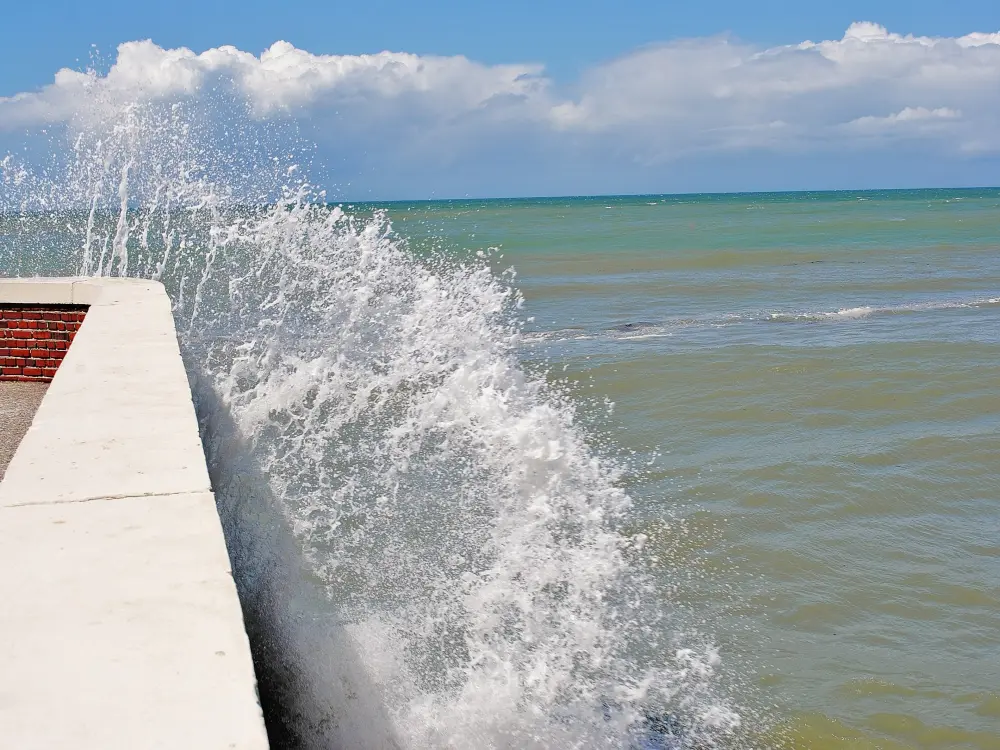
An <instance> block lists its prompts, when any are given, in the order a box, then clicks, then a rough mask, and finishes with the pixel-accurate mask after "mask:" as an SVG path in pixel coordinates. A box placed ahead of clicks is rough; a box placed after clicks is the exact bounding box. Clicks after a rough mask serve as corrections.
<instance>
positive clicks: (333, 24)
mask: <svg viewBox="0 0 1000 750" xmlns="http://www.w3.org/2000/svg"><path fill="white" fill-rule="evenodd" d="M4 21H5V23H4V25H5V27H6V28H8V29H17V33H15V34H10V35H8V36H7V37H6V38H5V44H4V45H3V48H2V49H0V156H2V154H3V153H4V152H7V151H10V152H14V153H17V152H18V151H19V149H20V148H21V146H22V143H23V142H26V141H30V140H31V139H32V138H37V136H38V134H39V133H42V132H44V133H46V134H48V135H49V136H50V137H51V134H52V133H53V132H56V131H59V130H60V129H63V130H65V131H67V134H71V133H72V131H73V130H74V129H79V128H82V127H87V128H91V129H93V128H95V127H100V126H101V125H100V124H101V123H103V126H104V127H108V128H112V127H114V125H115V123H119V122H120V121H121V107H122V106H124V103H128V102H133V103H134V102H140V103H153V104H164V103H170V102H182V103H184V104H185V106H189V107H196V106H197V104H198V102H204V101H208V100H211V101H212V107H211V109H210V110H209V109H202V110H198V111H199V112H210V113H211V114H208V115H205V116H210V117H213V118H218V119H219V121H220V122H226V123H229V124H230V125H229V126H227V127H232V126H233V125H232V124H233V122H234V120H237V119H240V118H243V119H245V120H246V121H247V123H248V127H253V128H260V127H265V128H267V129H268V130H269V132H271V133H272V134H274V133H279V134H280V133H287V134H292V133H294V136H292V135H288V137H289V138H290V139H293V140H295V141H296V142H298V143H301V142H302V141H306V142H308V143H310V144H314V145H313V150H314V157H313V159H312V167H311V168H312V169H313V171H314V172H315V174H314V175H313V179H314V180H316V181H318V182H320V183H322V184H323V185H324V186H325V187H328V188H329V189H330V190H331V192H332V193H333V194H336V195H340V196H342V197H343V198H345V199H350V200H373V199H409V198H435V197H438V198H441V197H465V196H474V197H479V196H482V197H490V196H504V195H507V196H511V195H514V196H517V195H559V194H563V195H565V194H583V193H590V194H600V193H604V194H607V193H649V192H699V191H733V190H780V189H791V190H794V189H838V188H846V189H857V188H877V187H924V186H926V187H933V186H963V185H970V186H971V185H995V184H998V183H1000V3H997V2H995V0H992V1H987V0H963V1H962V2H954V3H950V4H949V3H941V2H933V3H932V2H925V1H924V0H910V2H905V1H904V0H894V1H884V2H879V1H877V0H869V1H868V2H856V1H855V0H842V1H841V2H836V3H804V2H801V0H798V2H784V1H775V0H759V1H758V2H755V3H747V2H702V3H693V2H684V3H675V2H667V1H665V0H659V2H655V1H648V2H647V1H643V2H639V1H638V0H619V2H601V1H597V0H580V1H579V2H574V3H568V2H542V1H541V0H535V2H525V1H523V0H509V1H508V2H506V3H472V2H441V1H438V2H423V3H412V2H405V3H404V2H388V1H387V0H368V2H364V3H351V4H347V3H336V2H332V3H317V4H292V3H284V4H276V3H274V2H273V0H272V2H268V3H264V2H259V1H258V0H248V1H247V2H242V3H233V2H219V1H218V0H201V1H194V0H175V2H172V3H169V4H168V3H150V4H143V3H135V2H127V3H126V2H121V1H120V0H109V1H108V2H103V3H101V4H100V5H94V4H83V3H80V2H78V0H77V1H76V2H67V1H66V0H59V1H57V2H38V3H16V4H12V7H10V8H7V9H5V11H4ZM95 60H96V61H97V62H96V69H97V71H98V72H97V74H96V75H92V76H90V77H88V76H85V75H83V74H82V73H80V71H83V70H85V69H86V68H88V67H90V66H92V65H93V64H94V61H95ZM222 129H223V130H225V129H226V128H222ZM275 137H277V138H279V139H280V137H281V136H280V135H278V136H275ZM218 145H219V147H220V148H224V147H225V141H224V140H223V141H220V143H219V144H218Z"/></svg>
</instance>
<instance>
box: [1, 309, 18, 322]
mask: <svg viewBox="0 0 1000 750" xmlns="http://www.w3.org/2000/svg"><path fill="white" fill-rule="evenodd" d="M3 317H5V318H6V319H7V320H16V319H19V318H20V317H21V313H20V312H19V311H17V310H4V311H3Z"/></svg>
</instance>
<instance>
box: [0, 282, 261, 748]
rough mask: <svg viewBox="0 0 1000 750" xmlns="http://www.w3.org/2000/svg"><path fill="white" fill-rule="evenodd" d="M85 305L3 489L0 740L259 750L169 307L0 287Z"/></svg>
mask: <svg viewBox="0 0 1000 750" xmlns="http://www.w3.org/2000/svg"><path fill="white" fill-rule="evenodd" d="M0 303H3V304H52V305H56V304H72V305H88V306H89V310H88V311H87V316H86V318H85V319H84V322H83V324H82V326H81V327H80V330H79V332H78V333H77V334H76V338H75V340H74V342H73V344H72V346H71V347H70V348H69V351H68V352H67V354H66V357H65V359H64V360H63V362H62V364H61V366H60V367H59V369H58V371H57V372H56V374H55V377H54V379H53V380H52V383H51V384H50V385H49V389H48V392H47V393H46V395H45V398H44V399H43V401H42V403H41V405H40V406H39V409H38V412H37V413H36V414H35V418H34V421H33V422H32V425H31V428H30V429H29V430H28V432H27V434H26V435H25V437H24V439H23V440H22V441H21V444H20V445H19V446H18V449H17V452H16V453H15V455H14V457H13V459H12V460H11V462H10V465H9V466H8V468H7V473H6V475H5V477H4V479H3V480H2V481H0V571H2V572H0V601H2V602H3V606H2V607H0V727H3V729H2V730H0V732H2V733H3V743H4V744H5V745H10V746H11V747H18V748H51V747H77V748H95V749H96V748H108V747H128V748H181V747H183V748H205V749H206V750H207V749H208V748H212V749H213V750H214V749H215V748H240V749H243V748H247V749H251V750H258V749H261V750H262V749H264V748H267V746H268V745H267V737H266V734H265V730H264V723H263V717H262V713H261V710H260V706H259V703H258V700H257V694H256V679H255V676H254V671H253V665H252V663H251V658H250V649H249V643H248V641H247V636H246V632H245V630H244V627H243V617H242V611H241V609H240V603H239V600H238V598H237V595H236V587H235V583H234V581H233V578H232V573H231V569H230V563H229V558H228V555H227V553H226V546H225V539H224V537H223V532H222V527H221V524H220V521H219V517H218V514H217V512H216V507H215V499H214V495H213V494H212V488H211V483H210V481H209V477H208V471H207V468H206V465H205V457H204V451H203V448H202V444H201V439H200V436H199V432H198V423H197V419H196V416H195V412H194V406H193V404H192V400H191V392H190V386H189V384H188V379H187V374H186V372H185V370H184V365H183V362H182V360H181V356H180V350H179V348H178V345H177V336H176V331H175V329H174V322H173V316H172V314H171V308H170V300H169V299H168V297H167V295H166V292H165V291H164V288H163V286H162V284H160V283H158V282H152V281H142V280H132V279H88V278H64V279H23V280H21V279H0Z"/></svg>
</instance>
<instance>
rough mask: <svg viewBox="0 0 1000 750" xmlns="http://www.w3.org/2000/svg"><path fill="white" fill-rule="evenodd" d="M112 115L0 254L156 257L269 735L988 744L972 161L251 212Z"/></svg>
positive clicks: (996, 651)
mask: <svg viewBox="0 0 1000 750" xmlns="http://www.w3.org/2000/svg"><path fill="white" fill-rule="evenodd" d="M155 114H156V113H155V112H154V113H153V115H155ZM138 116H139V115H137V114H136V110H135V109H134V108H129V109H127V110H126V111H125V114H124V115H123V116H122V118H121V119H120V122H118V121H116V123H115V130H114V137H111V136H107V135H102V132H101V131H95V132H93V133H91V134H89V135H88V134H87V133H84V134H83V135H80V136H78V137H77V138H76V140H75V141H74V144H75V145H74V149H75V151H74V152H73V153H74V154H75V155H74V156H73V157H72V158H69V159H68V160H67V164H68V166H66V167H65V169H64V171H62V172H60V171H59V170H60V169H63V167H59V168H58V169H57V167H53V168H52V169H51V170H48V171H46V170H40V171H38V172H36V173H31V172H30V170H28V169H27V168H26V169H24V170H21V171H10V170H11V169H12V168H11V166H10V162H9V161H7V162H5V163H4V165H3V166H4V168H5V169H7V170H8V171H7V172H6V173H5V175H4V178H5V179H4V181H3V182H0V188H2V190H3V193H0V275H15V276H31V275H39V274H57V273H71V274H88V275H90V274H96V275H130V276H140V277H145V278H153V279H158V280H161V281H162V282H163V283H164V284H165V285H166V287H167V290H168V292H169V293H170V295H171V299H172V301H173V303H174V312H175V319H176V321H177V327H178V336H179V339H180V343H181V347H182V352H183V354H184V357H185V362H186V364H187V367H188V370H189V374H190V378H191V382H192V387H193V392H194V395H195V401H196V406H197V408H198V413H199V418H200V420H201V424H202V430H203V437H204V440H205V445H206V453H207V455H208V459H209V464H210V469H211V473H212V478H213V486H214V488H215V490H216V493H217V497H218V499H219V505H220V512H221V514H222V518H223V523H224V526H225V528H226V532H227V541H228V543H229V547H230V555H231V557H232V559H233V564H234V571H235V575H236V579H237V584H238V586H239V589H240V594H241V599H242V601H243V605H244V611H245V614H246V617H247V623H248V629H249V632H250V636H251V642H252V645H253V647H254V656H255V663H256V665H257V669H258V675H259V676H260V678H261V685H262V691H261V692H262V697H263V701H264V708H265V713H266V715H267V718H268V726H269V732H270V734H271V737H272V742H273V744H274V746H275V747H302V748H338V747H343V748H369V747H370V748H407V749H412V750H416V749H417V748H430V747H442V748H455V749H459V748H461V749H463V750H465V749H468V750H481V749H485V748H511V749H513V748H519V749H520V748H538V749H539V750H542V749H555V748H615V749H617V748H638V747H644V748H653V747H656V748H661V749H662V748H680V747H690V748H793V747H795V748H818V749H825V748H858V749H862V748H886V749H890V748H891V749H901V748H913V749H917V748H921V749H925V748H926V749H930V748H972V749H977V750H996V749H997V748H1000V490H998V487H1000V460H998V455H1000V378H998V377H997V372H998V366H1000V239H998V235H997V228H998V227H1000V190H998V189H975V190H918V191H886V192H878V191H873V192H836V193H795V194H740V195H693V196H640V197H603V198H552V199H523V200H489V201H476V200H463V201H437V202H417V203H392V204H384V205H379V206H373V205H360V204H359V205H349V204H344V205H340V206H332V205H329V204H328V203H326V202H324V201H322V200H320V199H321V198H322V196H321V195H317V194H316V193H315V192H312V191H311V189H310V188H309V187H308V185H306V184H304V183H298V184H291V185H288V186H285V187H284V188H283V189H282V190H281V191H280V194H281V200H279V201H276V202H274V203H272V204H269V205H261V206H258V207H252V206H249V205H248V204H247V203H246V201H245V198H244V196H243V195H242V194H241V193H240V192H239V191H238V190H236V189H232V190H230V183H229V182H228V181H226V180H223V179H222V178H221V177H219V176H218V175H217V176H215V177H213V175H212V168H211V167H212V165H211V163H209V164H208V166H207V167H206V166H204V165H202V166H199V167H198V168H197V169H194V168H193V167H192V166H191V164H192V163H194V162H192V161H191V160H192V159H194V158H197V159H204V158H206V157H205V154H206V153H208V154H211V153H212V151H211V149H206V147H204V145H203V144H200V145H199V144H195V145H196V146H197V148H194V147H191V148H190V149H189V148H188V147H187V146H185V141H184V139H185V138H188V137H189V133H190V132H191V130H190V128H188V127H187V126H186V125H185V123H183V122H182V123H181V125H184V127H180V126H178V130H177V132H176V133H174V134H173V135H171V132H172V131H169V132H166V135H165V134H164V132H162V131H161V130H157V128H160V127H161V125H162V123H163V122H165V121H164V120H163V119H162V118H161V119H156V118H153V119H152V120H150V121H146V122H143V121H136V122H132V121H131V120H130V119H129V118H133V117H138ZM149 122H153V123H155V124H156V127H155V128H151V127H148V125H149ZM162 127H163V128H167V126H166V125H162ZM168 135H169V136H170V137H166V136H168ZM116 138H117V139H118V140H117V141H116V140H115V139H116ZM88 139H90V140H88ZM144 139H146V140H144ZM224 145H225V144H216V146H214V148H216V149H218V150H219V151H220V153H221V154H222V155H221V156H220V157H219V159H218V161H219V163H224V165H225V166H226V167H227V168H228V167H229V166H231V165H230V164H229V162H228V161H227V159H226V155H225V148H224ZM186 149H187V150H186ZM192 155H193V156H192ZM209 162H211V159H209ZM57 166H58V165H57ZM292 172H293V170H291V169H289V170H287V171H282V170H276V173H277V174H292ZM220 174H221V172H220ZM258 177H259V175H254V179H255V180H256V179H257V178H258ZM652 735H655V736H652ZM657 743H658V744H657Z"/></svg>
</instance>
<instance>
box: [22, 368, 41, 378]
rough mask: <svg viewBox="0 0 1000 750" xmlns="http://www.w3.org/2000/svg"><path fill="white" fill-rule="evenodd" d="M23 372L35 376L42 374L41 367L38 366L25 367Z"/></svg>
mask: <svg viewBox="0 0 1000 750" xmlns="http://www.w3.org/2000/svg"><path fill="white" fill-rule="evenodd" d="M22 372H23V373H24V374H25V375H32V376H34V377H39V376H40V375H41V374H42V370H41V368H38V367H25V368H24V369H23V370H22Z"/></svg>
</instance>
